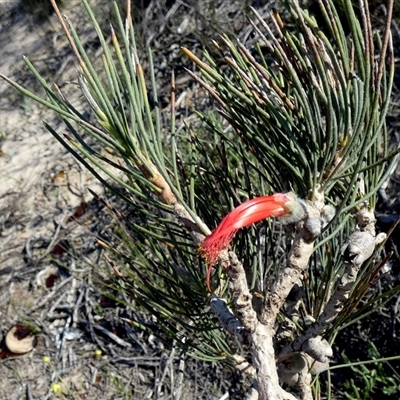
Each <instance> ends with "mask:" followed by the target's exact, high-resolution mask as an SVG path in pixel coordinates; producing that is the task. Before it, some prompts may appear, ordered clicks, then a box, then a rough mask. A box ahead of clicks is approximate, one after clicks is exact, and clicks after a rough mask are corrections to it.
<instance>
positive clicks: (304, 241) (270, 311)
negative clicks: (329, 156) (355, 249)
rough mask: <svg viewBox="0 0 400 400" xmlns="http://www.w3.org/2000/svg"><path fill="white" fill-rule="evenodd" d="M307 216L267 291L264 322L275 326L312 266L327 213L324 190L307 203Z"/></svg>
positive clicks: (262, 314) (263, 313) (262, 315)
mask: <svg viewBox="0 0 400 400" xmlns="http://www.w3.org/2000/svg"><path fill="white" fill-rule="evenodd" d="M305 207H306V211H307V217H306V219H305V220H304V221H301V222H300V223H299V224H298V227H297V228H298V231H297V234H296V236H295V238H294V240H293V244H292V247H291V250H290V252H289V255H288V258H287V261H286V265H284V266H283V267H282V268H281V269H280V271H279V273H278V279H277V281H276V282H275V283H274V285H273V287H272V288H271V290H270V291H269V292H268V293H267V295H266V298H265V301H264V306H263V310H262V312H261V316H260V321H261V322H262V323H263V324H268V325H270V326H271V327H272V326H273V325H274V323H275V319H276V316H277V314H278V312H279V310H280V308H281V307H282V306H283V304H284V303H285V301H286V299H287V297H288V295H289V293H290V291H291V290H292V288H293V286H294V285H295V283H296V282H297V281H298V280H299V278H300V276H301V274H302V273H303V271H305V269H306V268H307V266H308V262H309V260H310V257H311V254H312V252H313V250H314V239H315V238H316V237H317V236H318V235H319V234H320V232H321V227H322V225H321V224H322V219H321V216H322V215H323V214H324V209H325V205H324V196H323V193H319V192H317V193H316V200H315V201H314V202H310V201H307V202H305Z"/></svg>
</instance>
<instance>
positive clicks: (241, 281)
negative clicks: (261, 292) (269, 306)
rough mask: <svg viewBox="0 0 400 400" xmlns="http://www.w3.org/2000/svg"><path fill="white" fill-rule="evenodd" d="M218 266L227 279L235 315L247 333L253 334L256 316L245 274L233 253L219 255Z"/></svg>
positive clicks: (225, 252)
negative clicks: (219, 265)
mask: <svg viewBox="0 0 400 400" xmlns="http://www.w3.org/2000/svg"><path fill="white" fill-rule="evenodd" d="M219 260H220V264H221V266H222V268H223V269H224V271H225V272H226V273H227V275H228V277H229V289H230V292H231V293H232V298H233V303H234V305H235V314H236V317H237V319H238V320H239V321H240V323H241V324H242V325H243V326H244V328H245V329H246V330H247V331H248V332H254V331H255V330H256V325H257V322H258V321H257V314H256V312H255V311H254V309H253V305H252V298H253V296H252V295H251V293H250V291H249V287H248V285H247V279H246V272H245V270H244V268H243V265H242V263H241V262H240V261H239V260H238V258H237V256H236V254H235V253H234V252H233V251H229V252H227V251H224V252H222V253H221V255H220V258H219Z"/></svg>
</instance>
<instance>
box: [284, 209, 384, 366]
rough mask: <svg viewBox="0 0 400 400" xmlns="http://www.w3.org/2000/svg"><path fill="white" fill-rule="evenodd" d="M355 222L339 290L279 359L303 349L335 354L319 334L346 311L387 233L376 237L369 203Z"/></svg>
mask: <svg viewBox="0 0 400 400" xmlns="http://www.w3.org/2000/svg"><path fill="white" fill-rule="evenodd" d="M356 222H357V230H356V231H355V232H353V233H352V234H351V235H350V236H349V237H348V239H347V240H346V242H345V244H344V245H343V246H342V248H341V253H342V256H343V260H344V262H345V265H346V269H345V272H344V274H343V276H342V278H341V279H340V283H339V285H338V287H337V289H336V291H335V292H334V293H333V295H332V296H331V298H330V300H329V301H328V303H327V305H326V307H325V310H324V312H323V313H322V314H321V316H320V318H319V319H318V321H317V322H316V323H315V324H313V325H312V326H311V327H310V328H309V329H308V330H307V331H306V332H305V333H304V334H303V335H302V336H299V337H298V338H297V339H296V340H295V341H294V342H293V343H291V345H289V346H286V347H285V348H284V349H283V350H282V351H281V353H280V354H279V357H278V358H279V359H281V358H282V357H286V356H287V355H288V354H289V353H290V352H292V351H301V350H303V351H305V352H306V353H307V354H309V355H310V356H312V357H313V358H314V359H315V360H318V361H320V362H325V361H326V358H327V357H331V356H332V349H331V348H330V346H329V345H328V343H327V342H326V341H324V340H321V338H320V335H322V334H323V333H324V332H326V331H327V330H328V329H329V328H330V327H331V326H332V324H333V322H334V321H335V319H336V318H337V316H338V315H339V313H340V312H341V311H342V310H343V307H344V304H345V302H346V300H347V299H348V298H349V296H350V293H351V290H352V288H353V286H354V283H355V281H356V279H357V275H358V272H359V271H360V268H361V265H362V264H363V262H364V261H365V260H367V259H368V258H370V257H371V256H372V254H373V252H374V250H375V246H376V244H378V243H381V242H382V241H383V240H384V239H385V237H386V235H385V234H379V235H378V236H376V233H375V217H374V214H373V212H372V211H370V210H369V209H368V205H365V206H364V207H363V208H362V209H361V210H360V211H359V212H358V213H357V214H356Z"/></svg>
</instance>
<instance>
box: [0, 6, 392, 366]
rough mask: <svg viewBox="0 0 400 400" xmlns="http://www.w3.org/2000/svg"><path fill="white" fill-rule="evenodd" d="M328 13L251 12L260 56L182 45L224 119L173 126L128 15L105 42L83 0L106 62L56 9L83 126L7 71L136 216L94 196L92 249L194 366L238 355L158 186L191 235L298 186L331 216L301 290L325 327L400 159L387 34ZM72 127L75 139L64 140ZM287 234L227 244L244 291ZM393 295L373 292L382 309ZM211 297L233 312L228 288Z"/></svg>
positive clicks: (274, 258)
mask: <svg viewBox="0 0 400 400" xmlns="http://www.w3.org/2000/svg"><path fill="white" fill-rule="evenodd" d="M335 3H337V2H333V1H330V0H322V1H321V2H319V4H320V7H321V10H320V11H321V13H322V15H323V18H324V21H323V22H324V26H325V28H324V29H323V30H322V28H319V26H318V23H317V21H316V20H315V18H314V17H313V16H311V15H310V14H309V13H308V12H307V11H306V10H302V9H301V8H300V7H299V5H298V2H297V1H295V0H293V1H289V0H287V1H286V2H285V4H286V7H287V12H288V16H289V17H288V19H289V22H288V24H287V25H285V23H284V22H282V20H281V17H280V16H279V15H278V14H277V13H275V14H274V16H273V18H272V24H273V28H270V26H269V25H267V23H266V22H264V21H263V20H262V18H261V17H260V16H259V15H258V14H257V13H255V18H256V22H252V24H253V27H254V30H255V32H256V33H257V35H258V38H259V42H258V43H257V45H256V47H255V49H254V50H253V51H250V50H248V49H247V48H246V47H245V46H244V45H243V44H241V43H238V42H235V41H234V40H232V39H230V38H228V37H227V36H223V37H222V39H221V44H217V43H215V48H216V49H217V53H218V56H217V57H213V56H211V54H210V53H209V52H204V54H203V56H204V59H205V61H202V60H200V58H199V57H197V56H195V55H194V54H192V53H191V52H190V51H188V50H184V52H185V54H186V55H187V56H188V57H189V58H190V59H191V60H192V61H194V63H195V64H196V65H197V66H198V67H199V69H200V71H201V77H198V76H196V75H194V74H193V73H191V74H192V76H193V77H194V78H195V79H197V81H198V82H200V83H201V84H202V85H203V86H204V87H205V88H206V89H207V90H208V92H209V93H210V97H211V98H212V99H213V101H214V103H215V106H216V107H217V110H218V112H219V115H216V113H215V112H204V113H199V119H200V121H201V122H202V125H201V124H200V123H199V124H197V125H196V124H194V125H193V126H191V127H186V129H183V128H182V129H181V128H177V126H176V121H175V119H176V115H175V107H174V105H175V103H174V96H175V92H174V80H173V79H172V86H173V90H172V93H171V108H170V110H169V111H168V112H166V111H165V110H162V109H161V106H160V104H159V102H158V97H157V83H156V81H155V76H154V66H153V61H152V54H151V51H150V50H149V51H148V54H147V59H146V60H145V61H144V62H143V61H139V59H138V51H137V48H136V44H135V33H134V29H133V24H132V19H131V16H130V15H128V16H127V18H126V19H125V20H123V18H122V17H121V15H120V11H119V8H118V6H117V4H114V13H115V19H113V21H115V23H114V25H115V26H113V27H112V28H111V30H110V31H109V32H108V31H106V32H104V30H103V29H101V27H100V25H99V23H98V20H97V19H96V17H95V16H94V14H93V12H92V10H91V8H90V6H89V4H88V1H87V0H82V4H83V6H84V8H85V10H86V12H87V13H88V15H89V17H90V19H91V23H92V25H93V27H94V29H95V30H96V32H97V35H98V37H99V41H100V44H101V48H102V50H103V53H102V57H101V63H97V62H96V60H91V59H90V58H89V57H88V54H87V52H86V51H85V46H84V44H83V43H82V42H81V40H80V38H79V37H78V35H77V33H76V31H75V30H74V28H73V26H72V24H70V23H69V22H68V25H66V23H65V22H64V20H63V19H62V18H61V16H60V15H59V18H60V22H62V23H63V24H64V29H65V32H66V35H67V36H68V38H69V40H70V44H71V47H72V49H73V51H74V53H75V56H76V60H77V63H78V66H79V71H80V72H79V77H78V80H79V89H80V91H81V93H82V95H83V98H84V100H85V101H86V107H89V108H90V110H91V113H92V115H91V118H90V119H87V118H85V116H84V113H83V112H82V111H80V109H81V106H80V105H73V104H71V103H70V102H69V100H68V99H67V98H66V97H65V96H64V94H63V93H62V91H61V90H60V89H59V88H58V87H57V86H51V85H50V84H49V83H47V82H46V81H45V80H44V79H43V78H42V77H41V76H40V74H39V73H38V71H37V70H36V69H35V67H34V65H33V64H32V63H31V62H30V61H29V60H26V63H27V65H28V67H29V68H30V70H31V71H32V73H33V74H34V75H35V77H36V79H37V80H38V81H39V82H40V83H41V84H42V86H43V88H44V89H45V91H46V94H47V99H42V98H39V97H38V96H36V95H35V94H34V93H31V92H30V91H29V90H27V89H25V88H23V87H21V86H18V85H17V84H16V83H14V82H11V81H10V80H9V79H8V78H5V77H3V78H4V79H6V80H8V81H9V82H10V83H11V84H12V85H14V86H15V87H16V88H18V90H20V91H21V92H22V93H23V94H25V95H27V96H30V97H31V98H33V99H34V100H36V101H38V102H39V103H41V104H43V105H45V106H46V107H48V108H50V109H52V110H54V111H55V112H56V113H57V114H58V115H59V117H60V118H61V120H62V122H63V123H64V127H63V128H57V129H56V128H54V127H52V126H50V125H49V124H47V123H45V125H46V127H47V129H48V130H49V131H50V132H51V133H52V134H53V135H54V136H55V137H56V138H57V139H58V140H59V141H60V143H62V144H63V145H64V146H65V147H66V148H67V149H68V151H69V152H71V153H72V154H73V155H74V156H75V157H76V158H77V159H78V160H79V161H80V162H81V163H82V164H83V165H84V166H85V167H86V168H87V169H88V170H90V171H91V172H92V173H93V174H94V175H95V176H96V177H97V178H98V179H99V180H100V181H101V182H102V183H103V184H104V186H105V187H106V188H107V190H108V192H107V195H110V196H111V195H112V194H116V195H118V196H119V197H120V199H122V200H123V202H125V203H126V204H128V205H129V207H130V210H131V212H130V214H129V216H128V215H122V213H120V212H119V211H118V210H116V209H115V208H113V207H112V206H111V205H108V204H107V202H106V201H105V200H103V199H102V201H103V202H104V203H105V204H106V205H107V206H109V208H110V210H111V212H112V213H113V215H114V216H115V221H116V222H115V223H116V225H117V227H118V228H117V229H115V230H114V231H113V232H112V233H110V235H109V237H107V238H101V240H99V244H100V245H101V246H103V247H104V248H105V249H106V253H107V257H108V258H107V259H108V263H109V267H110V271H111V272H113V275H112V281H111V283H109V284H108V288H109V290H110V292H114V293H115V292H116V293H124V294H125V295H126V296H125V297H122V296H121V297H119V296H117V297H118V298H116V300H118V301H120V302H123V301H125V300H122V298H125V299H126V298H129V299H130V300H132V303H133V306H134V307H138V308H141V309H142V310H145V311H146V312H147V313H150V314H151V315H153V316H154V317H155V322H154V324H152V325H149V324H144V323H143V322H142V321H130V322H131V323H132V324H134V325H135V326H138V327H140V328H141V329H144V330H146V331H149V332H152V333H153V334H155V335H157V336H158V337H160V338H162V339H167V340H170V342H172V340H174V341H175V342H174V343H175V345H177V346H180V347H181V348H183V349H185V350H186V351H188V353H189V354H190V355H192V356H193V357H198V358H202V359H206V360H222V359H227V358H230V357H232V356H233V354H234V353H236V352H241V351H242V350H241V349H237V348H235V347H236V344H234V343H232V342H231V340H230V339H229V337H228V336H227V334H226V333H225V332H224V331H223V330H222V329H220V328H219V327H218V324H217V323H216V321H215V319H214V317H213V315H211V314H210V312H209V309H208V298H207V296H208V295H207V292H206V289H205V284H204V276H205V270H206V266H205V265H204V264H203V261H202V260H201V259H200V258H199V256H198V252H197V245H198V243H196V241H194V240H193V237H192V235H191V234H192V233H193V232H192V231H189V230H188V229H187V227H186V226H183V225H182V224H181V223H178V222H177V220H176V219H175V218H174V215H175V214H174V212H175V210H174V204H173V203H172V202H168V199H167V196H166V190H165V187H166V186H168V187H169V188H170V189H171V195H170V196H169V197H170V198H171V197H172V196H173V197H175V198H176V199H177V202H178V203H179V204H180V205H182V207H183V209H184V210H185V212H186V213H187V214H188V215H189V216H190V218H191V219H192V222H193V231H196V232H200V233H203V234H208V233H209V232H210V229H209V228H208V227H210V228H213V227H214V226H216V224H217V223H218V222H219V221H220V219H221V218H222V217H223V216H224V215H225V214H226V213H227V212H228V211H230V210H231V208H233V207H235V206H237V205H238V204H240V203H241V202H243V201H244V200H247V199H249V198H252V197H255V196H257V195H261V194H268V193H271V192H272V191H284V190H290V189H293V190H294V191H295V192H296V193H298V194H299V195H300V196H301V197H303V198H306V197H308V198H310V199H313V196H314V194H315V192H316V191H317V190H318V191H323V192H324V193H325V196H326V199H327V202H329V203H331V204H333V205H335V206H336V210H337V211H336V215H335V217H334V219H333V220H332V221H331V222H330V224H329V225H328V226H327V227H326V231H325V234H324V236H322V237H321V239H320V241H319V242H318V243H317V246H316V251H315V254H314V256H313V258H312V260H311V261H310V267H309V271H308V276H307V281H306V285H305V291H306V293H305V299H304V311H305V315H304V317H305V316H306V314H309V315H312V316H313V317H315V318H318V316H319V315H320V313H321V311H322V310H323V307H324V305H325V303H326V300H327V299H328V297H329V295H330V293H331V291H332V290H333V289H334V288H335V285H337V281H338V276H340V274H341V273H342V272H343V263H342V261H341V258H340V245H341V244H342V243H343V242H344V240H345V238H346V237H347V236H348V234H349V232H350V231H352V230H353V228H354V227H353V222H352V221H351V218H350V215H349V213H350V211H351V210H353V209H354V208H355V207H357V205H359V204H360V203H361V202H363V201H365V200H368V201H369V202H370V204H371V206H372V207H374V205H375V194H376V191H377V188H378V187H379V186H380V185H381V183H382V182H383V181H384V180H385V179H386V178H387V176H388V173H389V172H388V171H390V168H391V167H392V166H393V165H394V163H395V162H397V157H396V155H397V153H398V151H399V149H398V147H396V146H392V145H391V143H390V138H389V136H388V133H387V131H386V127H385V117H386V112H387V109H388V106H389V99H390V93H391V87H392V82H393V75H394V64H393V54H392V48H391V40H390V35H389V33H388V32H389V31H388V29H389V25H388V24H387V25H386V34H385V35H384V39H383V41H381V40H380V39H379V36H378V35H374V34H373V32H372V28H371V25H370V20H369V16H368V13H367V10H366V9H363V10H362V11H363V13H362V18H361V19H360V20H359V19H358V18H356V17H355V14H354V11H353V8H352V7H351V4H350V2H349V1H347V0H346V1H341V2H340V5H341V6H342V7H344V9H345V12H346V16H347V21H346V23H347V25H348V26H349V27H350V35H347V34H346V33H345V31H344V28H343V23H342V21H341V20H340V18H339V17H338V14H337V11H336V8H335ZM145 64H146V65H148V68H147V69H146V73H145V72H144V71H143V66H142V65H145ZM150 91H151V93H152V95H153V97H154V99H155V101H154V104H152V103H151V102H150V100H149V92H150ZM163 121H168V124H166V123H164V122H163ZM65 129H66V130H67V131H68V135H62V134H61V133H60V132H63V131H64V130H65ZM291 234H292V232H291V231H290V229H287V230H286V231H285V229H284V228H282V227H281V226H278V225H275V223H274V222H273V221H268V222H265V223H264V224H263V226H259V227H257V228H254V227H253V228H250V229H249V230H247V231H244V232H242V233H241V234H240V235H238V237H237V240H236V242H235V243H234V247H235V250H236V252H237V254H238V255H239V258H240V259H241V260H243V264H244V267H245V269H246V271H248V276H249V282H250V288H251V291H252V292H253V293H254V292H257V293H259V294H260V296H262V295H263V294H265V292H266V291H267V290H268V287H269V282H270V281H271V275H273V274H274V272H275V270H276V267H277V266H278V265H282V264H283V263H284V262H285V258H286V255H287V247H286V241H287V240H286V237H289V238H290V235H291ZM374 270H375V267H374V266H373V265H372V263H367V265H365V267H364V268H363V271H362V273H361V275H360V278H359V282H361V286H359V287H358V289H359V291H354V293H355V294H356V295H357V296H352V298H351V299H350V300H349V305H348V307H346V308H345V309H344V311H343V313H342V315H340V316H339V318H338V319H337V324H336V325H335V327H334V330H333V331H332V332H329V334H330V337H331V338H333V337H334V335H335V334H336V333H337V331H338V330H339V329H340V327H341V325H344V324H349V323H352V322H354V321H355V320H356V317H359V316H360V315H364V314H362V313H361V314H359V315H357V314H354V310H355V308H356V307H357V305H358V304H359V301H360V294H364V293H365V290H364V289H365V288H368V287H370V285H371V281H370V280H369V279H368V276H369V275H370V274H371V271H374ZM221 278H222V279H221V283H224V277H223V276H222V277H221ZM356 289H357V288H356ZM394 294H395V291H394V290H393V291H390V292H388V293H386V294H383V295H380V296H379V297H376V298H375V303H376V304H378V305H379V304H381V303H379V302H382V301H383V300H385V299H387V298H389V297H390V296H393V295H394ZM220 295H221V296H225V297H226V298H227V300H228V303H229V301H230V297H229V296H230V295H229V292H228V290H227V287H226V285H225V286H223V287H222V288H221V292H220ZM114 297H115V296H114ZM127 305H129V306H132V304H127ZM364 311H366V309H365V310H364ZM366 312H367V311H366ZM296 326H297V331H296V332H294V333H295V334H298V333H301V331H302V330H303V329H304V327H305V326H306V324H305V322H303V321H301V320H300V321H298V322H297V325H296ZM245 352H246V349H244V350H243V354H246V353H245Z"/></svg>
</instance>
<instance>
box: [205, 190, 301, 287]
mask: <svg viewBox="0 0 400 400" xmlns="http://www.w3.org/2000/svg"><path fill="white" fill-rule="evenodd" d="M298 205H299V201H298V199H297V197H296V196H295V195H294V194H293V193H275V194H273V195H272V196H262V197H256V198H254V199H251V200H248V201H246V202H244V203H243V204H241V205H240V206H239V207H236V208H235V209H234V210H233V211H232V212H230V213H229V214H228V215H227V216H226V217H225V218H224V219H223V220H222V221H221V223H220V224H219V225H218V226H217V227H216V228H215V229H214V230H213V232H212V233H211V235H209V236H207V237H206V238H205V239H204V240H203V242H202V243H201V245H200V254H201V255H202V256H203V257H204V258H205V259H206V262H207V264H208V270H207V276H206V284H207V289H208V290H209V291H211V289H210V277H211V270H212V266H213V264H215V263H216V261H217V260H218V256H219V253H220V252H221V251H222V250H226V249H227V248H228V247H229V243H230V241H231V240H232V238H233V236H234V235H235V233H236V232H237V230H239V229H240V228H243V227H245V226H249V225H251V224H254V223H256V222H259V221H261V220H263V219H265V218H269V217H281V216H288V215H292V214H295V213H296V214H297V213H298V214H299V215H298V218H297V220H298V221H299V220H300V219H302V218H303V217H304V213H305V212H304V208H303V207H302V206H300V207H299V206H298ZM296 206H297V207H296ZM300 209H301V211H299V210H300ZM290 222H293V221H290Z"/></svg>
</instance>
